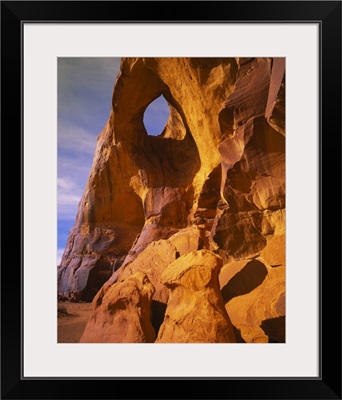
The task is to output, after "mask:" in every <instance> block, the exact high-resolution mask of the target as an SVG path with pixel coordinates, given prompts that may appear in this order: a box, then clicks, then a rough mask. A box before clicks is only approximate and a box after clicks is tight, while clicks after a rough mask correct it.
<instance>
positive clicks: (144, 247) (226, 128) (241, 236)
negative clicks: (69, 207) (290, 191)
mask: <svg viewBox="0 0 342 400" xmlns="http://www.w3.org/2000/svg"><path fill="white" fill-rule="evenodd" d="M160 95H163V96H164V98H165V99H166V101H167V102H168V104H169V107H170V115H169V119H168V121H167V123H166V125H165V128H164V130H163V131H162V133H161V134H160V135H159V136H150V135H149V134H148V132H147V131H146V129H145V126H144V123H143V115H144V111H145V110H146V108H147V107H148V105H149V104H150V103H151V102H152V101H153V100H154V99H156V98H158V97H159V96H160ZM285 233H286V232H285V60H284V59H283V58H273V59H272V58H123V59H122V61H121V69H120V73H119V75H118V77H117V79H116V83H115V86H114V91H113V97H112V107H111V112H110V116H109V120H108V122H107V124H106V126H105V127H104V129H103V130H102V132H101V133H100V135H99V137H98V140H97V147H96V150H95V155H94V161H93V166H92V169H91V172H90V175H89V179H88V181H87V184H86V187H85V190H84V194H83V197H82V199H81V201H80V203H79V209H78V214H77V217H76V221H75V225H74V227H73V229H72V230H71V231H70V234H69V238H68V242H67V246H66V249H65V252H64V254H63V257H62V261H61V265H60V266H59V268H58V294H59V297H60V298H62V299H69V300H74V301H77V300H85V301H90V300H92V299H93V298H94V296H95V294H96V293H97V295H96V297H95V299H94V304H95V303H96V301H97V300H98V298H99V296H100V297H101V296H102V295H103V294H104V293H107V292H108V293H110V291H111V290H112V288H114V287H117V286H116V285H118V284H120V285H122V287H124V286H125V285H126V284H127V285H128V284H129V282H130V281H129V278H130V277H133V276H135V275H136V274H144V276H146V279H147V280H148V281H149V282H150V284H151V285H152V286H153V287H154V294H153V296H152V297H151V304H150V306H149V307H150V309H151V310H152V311H151V320H152V324H153V328H154V331H155V334H156V335H158V340H159V339H160V340H161V337H160V335H161V334H162V333H161V330H159V328H160V326H161V324H162V326H163V331H165V325H164V323H165V321H164V316H165V315H164V314H165V310H166V308H167V309H169V310H171V308H170V307H169V301H170V299H169V294H170V286H169V287H168V285H169V283H167V282H168V279H166V278H165V276H164V275H163V274H164V273H166V271H168V274H171V272H170V270H169V268H170V265H173V266H174V265H176V266H177V265H178V264H177V263H178V262H179V261H178V260H181V259H184V257H187V255H188V254H192V252H193V251H199V250H204V249H206V250H210V251H211V253H210V254H211V256H207V255H206V256H203V257H204V258H206V257H216V256H214V255H213V252H215V253H216V254H218V255H219V256H220V257H221V258H222V259H223V263H224V265H225V266H224V268H223V270H222V272H221V274H222V273H223V272H224V273H225V274H226V270H227V268H228V267H226V266H227V265H230V266H231V265H233V266H234V265H235V267H233V269H234V268H235V269H236V264H234V263H240V262H242V263H243V264H244V271H245V272H244V279H245V281H246V279H247V280H248V279H249V280H250V281H251V282H253V285H255V287H254V288H253V289H251V290H250V291H249V292H246V293H240V292H239V290H240V289H238V288H237V287H235V289H234V290H233V289H232V286H231V287H230V291H229V293H230V294H229V296H230V298H229V300H227V298H226V297H225V296H226V294H227V293H226V292H227V290H226V291H225V292H224V291H223V294H222V295H221V297H223V298H225V302H226V306H225V307H226V310H228V314H229V316H230V317H231V315H230V313H232V317H231V320H232V323H233V325H234V328H235V332H236V333H238V332H241V335H242V337H243V341H248V342H253V341H268V340H273V341H277V340H278V341H281V340H280V339H279V338H280V337H281V332H282V326H284V323H283V322H282V321H283V320H279V319H277V318H283V317H284V315H285V314H284V313H281V312H273V311H274V310H273V309H272V307H273V306H272V305H271V304H274V302H276V303H277V302H278V300H277V299H278V298H283V297H281V296H282V294H281V293H285ZM253 260H258V262H260V263H261V264H262V265H263V266H264V269H263V267H260V265H259V264H255V263H254V264H252V265H254V266H255V265H259V266H257V267H255V269H252V268H251V265H250V264H248V263H250V262H252V261H253ZM247 264H248V265H249V266H248V267H246V265H247ZM246 268H247V269H246ZM215 271H216V270H215ZM248 271H249V272H250V273H251V276H250V278H247V275H248V274H246V272H248ZM256 271H259V272H258V274H257V275H258V276H259V275H260V274H261V275H260V276H262V273H261V272H262V271H264V272H265V271H266V272H267V273H266V275H265V277H264V279H263V280H261V278H260V276H259V278H260V279H259V280H260V282H259V280H258V279H256V278H255V272H256ZM215 273H216V272H215ZM189 274H190V275H191V273H190V272H189ZM162 276H164V278H163V279H162V278H161V277H162ZM271 277H272V279H271ZM161 279H162V280H161ZM231 279H232V280H233V283H234V282H235V284H236V282H237V281H236V279H237V278H236V279H235V280H234V277H233V276H232V277H231ZM220 280H221V278H220ZM275 281H277V282H278V283H277V285H275ZM125 282H126V283H125ZM246 282H247V281H246ZM226 284H229V282H228V281H226V283H225V285H226ZM129 285H130V287H132V285H131V283H130V284H129ZM230 285H232V283H231V284H230ZM239 285H240V284H238V287H239ZM253 285H252V286H253ZM265 285H266V286H265ZM190 286H191V285H190ZM247 287H249V286H248V284H247ZM280 287H281V288H282V289H281V290H280V289H279V288H280ZM264 289H265V290H264ZM99 290H100V291H99ZM122 290H125V291H126V289H122ZM127 290H128V289H127ZM187 290H190V289H187ZM222 290H223V288H222ZM190 291H191V290H190ZM190 291H189V293H190ZM258 291H259V292H258ZM281 291H283V292H281ZM254 292H255V293H256V294H257V295H256V294H255V293H254ZM171 293H172V291H171ZM177 293H180V289H179V290H178V292H177ZM215 293H216V292H215ZM239 293H240V294H239ZM175 296H176V298H177V296H180V295H178V294H177V295H175ZM189 296H190V295H189ZM215 296H218V297H217V301H218V302H219V295H218V294H217V293H216V295H215ZM246 296H247V297H246ZM248 296H249V297H248ZM253 296H257V297H253ZM114 297H115V296H114ZM114 297H112V298H114ZM103 298H105V297H103ZM127 298H128V297H127ZM246 299H247V300H246ZM253 299H254V300H253ZM256 299H257V300H258V301H257V302H256ZM240 300H241V305H238V303H239V302H240ZM108 301H109V300H108ZM130 301H131V300H130ZM132 301H134V300H132ZM222 301H223V300H222ZM252 301H254V303H255V304H257V305H258V309H259V311H258V312H257V311H256V310H255V307H254V308H253V307H252V305H251V304H252V303H251V302H252ZM279 301H280V302H281V300H279ZM277 304H278V303H277ZM279 304H280V303H279ZM251 307H252V308H251ZM271 309H272V310H273V311H272V312H271V311H270V310H271ZM251 310H253V311H251ZM262 310H263V311H262ZM95 313H96V315H97V318H96V319H95V318H92V320H91V321H92V325H90V326H92V328H91V329H92V330H94V332H98V333H97V334H96V335H95V336H94V338H95V337H96V338H97V339H96V340H99V341H101V340H104V337H105V335H102V336H101V334H100V331H101V329H102V328H101V326H100V325H101V322H97V321H107V324H106V326H107V325H108V321H112V322H111V323H113V321H114V320H113V318H112V317H109V314H108V309H106V308H104V307H96V308H95V311H94V315H95ZM246 313H247V315H246ZM107 314H108V315H107ZM271 319H272V321H271ZM116 324H118V322H116ZM281 324H283V325H281ZM190 328H191V326H190V324H188V325H187V328H186V329H183V333H184V335H185V336H184V338H183V340H184V341H186V340H189V338H195V336H193V335H194V332H192V331H190ZM108 329H109V328H108ZM115 329H119V328H117V327H116V328H115ZM181 329H182V328H181V327H180V328H179V332H181V331H182V330H181ZM192 330H194V329H192ZM259 330H260V331H259ZM185 331H186V332H185ZM256 331H258V332H259V334H260V335H259V336H260V338H262V339H260V340H259V339H256V338H257V334H256V333H255V332H256ZM266 331H267V332H268V333H266ZM87 332H88V333H87V335H90V328H87ZM158 332H159V333H158ZM165 332H166V331H165ZM170 332H171V331H170ZM248 332H250V333H248ZM270 332H273V333H270ZM283 332H284V329H283ZM108 335H109V333H108ZM108 335H107V338H108V337H110V336H108ZM163 335H166V333H165V334H163ZM170 335H171V333H170V334H169V333H168V334H167V335H166V336H164V337H165V338H166V337H168V340H170ZM222 335H223V336H220V339H219V340H222V341H225V339H224V337H225V336H224V334H223V333H222ZM229 335H230V333H229ZM229 335H228V336H229ZM147 336H148V340H147V339H146V341H150V340H152V339H151V338H152V335H150V334H149V335H147ZM180 336H181V335H180V334H179V335H178V334H177V335H176V334H175V336H174V338H175V340H177V341H178V340H179V341H181V337H180ZM127 337H129V338H130V340H132V341H144V340H145V339H144V340H142V339H141V338H142V335H140V336H139V335H137V336H136V337H135V336H134V335H133V334H132V335H131V336H130V335H128V336H127ZM213 337H214V336H213ZM271 337H272V339H270V338H271ZM101 338H102V339H101ZM112 338H114V336H113V337H112ZM134 338H135V339H134ZM121 339H123V337H122V338H121ZM133 339H134V340H133ZM217 339H218V337H217ZM94 340H95V339H94ZM106 340H107V339H106ZM115 340H119V336H116V339H115ZM194 340H197V339H194ZM229 340H231V337H230V339H229Z"/></svg>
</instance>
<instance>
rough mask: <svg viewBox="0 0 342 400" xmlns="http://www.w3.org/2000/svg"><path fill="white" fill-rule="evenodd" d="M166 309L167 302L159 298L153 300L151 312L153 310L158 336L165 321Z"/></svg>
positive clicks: (153, 323) (153, 320) (153, 319)
mask: <svg viewBox="0 0 342 400" xmlns="http://www.w3.org/2000/svg"><path fill="white" fill-rule="evenodd" d="M165 311H166V304H165V303H162V302H160V301H157V300H152V303H151V312H152V325H153V328H154V330H155V332H156V335H157V336H158V332H159V329H160V326H161V324H162V323H163V321H164V317H165Z"/></svg>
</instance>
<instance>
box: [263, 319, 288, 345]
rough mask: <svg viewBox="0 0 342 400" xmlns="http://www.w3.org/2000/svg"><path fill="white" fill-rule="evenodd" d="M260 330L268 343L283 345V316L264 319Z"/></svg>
mask: <svg viewBox="0 0 342 400" xmlns="http://www.w3.org/2000/svg"><path fill="white" fill-rule="evenodd" d="M260 328H261V329H262V330H263V331H264V332H265V333H266V335H267V336H268V337H269V343H285V316H280V317H276V318H269V319H265V320H264V321H262V323H261V325H260Z"/></svg>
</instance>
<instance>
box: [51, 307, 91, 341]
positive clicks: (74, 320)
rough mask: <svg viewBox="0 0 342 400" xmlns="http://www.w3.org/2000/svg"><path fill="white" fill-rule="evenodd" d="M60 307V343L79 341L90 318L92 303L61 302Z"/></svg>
mask: <svg viewBox="0 0 342 400" xmlns="http://www.w3.org/2000/svg"><path fill="white" fill-rule="evenodd" d="M58 309H59V312H58V343H78V342H79V340H80V338H81V336H82V333H83V331H84V328H85V326H86V324H87V322H88V319H89V318H90V315H91V312H92V304H91V303H68V302H59V303H58ZM65 311H66V312H67V314H66V313H65Z"/></svg>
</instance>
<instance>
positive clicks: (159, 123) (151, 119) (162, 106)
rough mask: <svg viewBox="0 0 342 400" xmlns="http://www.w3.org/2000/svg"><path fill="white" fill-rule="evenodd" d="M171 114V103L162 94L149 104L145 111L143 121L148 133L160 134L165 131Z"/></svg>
mask: <svg viewBox="0 0 342 400" xmlns="http://www.w3.org/2000/svg"><path fill="white" fill-rule="evenodd" d="M169 116H170V107H169V104H168V103H167V101H166V100H165V98H164V96H163V95H162V94H161V95H160V96H159V97H158V98H156V99H155V100H154V101H152V102H151V103H150V104H149V105H148V106H147V108H146V110H145V112H144V117H143V122H144V126H145V129H146V131H147V133H148V135H150V136H159V135H160V134H161V133H162V132H163V130H164V128H165V126H166V123H167V120H168V118H169Z"/></svg>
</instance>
